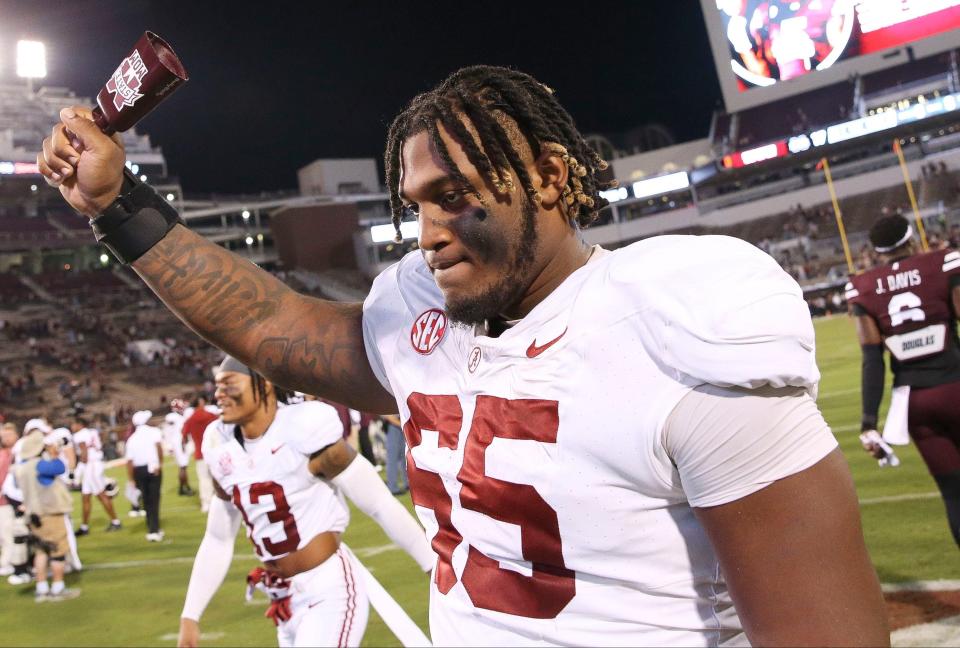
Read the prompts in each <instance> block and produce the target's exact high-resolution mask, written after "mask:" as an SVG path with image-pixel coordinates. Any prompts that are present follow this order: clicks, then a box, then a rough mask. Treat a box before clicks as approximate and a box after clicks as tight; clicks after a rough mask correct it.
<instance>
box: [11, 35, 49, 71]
mask: <svg viewBox="0 0 960 648" xmlns="http://www.w3.org/2000/svg"><path fill="white" fill-rule="evenodd" d="M17 76H18V77H20V78H21V79H42V78H44V77H46V76H47V50H46V47H45V46H44V44H43V43H41V42H40V41H31V40H22V41H17Z"/></svg>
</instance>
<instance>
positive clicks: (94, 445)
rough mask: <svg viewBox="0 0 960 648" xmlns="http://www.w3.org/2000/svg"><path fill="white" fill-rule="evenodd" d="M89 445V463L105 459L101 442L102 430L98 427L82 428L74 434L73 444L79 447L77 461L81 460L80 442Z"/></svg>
mask: <svg viewBox="0 0 960 648" xmlns="http://www.w3.org/2000/svg"><path fill="white" fill-rule="evenodd" d="M81 443H85V444H86V445H87V463H95V462H97V461H103V444H102V443H101V442H100V431H99V430H97V429H96V428H82V429H80V430H77V432H76V433H75V434H74V435H73V444H74V445H75V446H76V447H77V461H79V460H80V456H79V454H80V453H79V450H80V444H81Z"/></svg>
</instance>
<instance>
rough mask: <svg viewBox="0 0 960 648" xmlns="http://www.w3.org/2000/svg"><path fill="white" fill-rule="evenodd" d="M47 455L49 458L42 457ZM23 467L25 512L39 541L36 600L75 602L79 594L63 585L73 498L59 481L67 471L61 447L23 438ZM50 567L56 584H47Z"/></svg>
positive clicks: (36, 434) (36, 436)
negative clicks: (67, 523) (71, 599)
mask: <svg viewBox="0 0 960 648" xmlns="http://www.w3.org/2000/svg"><path fill="white" fill-rule="evenodd" d="M44 451H46V457H45V458H44V457H41V455H42V454H44ZM20 456H21V458H22V460H23V462H22V463H20V464H18V465H17V466H16V467H14V475H15V477H16V480H17V484H18V485H19V486H20V488H21V490H22V491H23V508H24V512H25V514H26V515H27V517H28V519H29V520H30V531H31V533H32V535H33V536H34V538H35V539H36V543H35V547H36V554H35V555H34V561H33V568H34V572H35V575H36V579H37V589H36V595H35V596H36V600H37V601H43V600H47V599H66V598H74V597H76V596H77V595H78V594H79V593H80V592H79V590H68V589H67V588H66V586H65V584H64V582H63V575H64V572H65V562H66V558H67V552H68V551H69V547H68V545H67V526H66V516H67V515H69V514H70V512H71V511H72V510H73V498H71V497H70V491H69V490H67V485H66V483H65V482H64V481H63V480H62V479H60V478H59V477H60V475H63V474H64V473H66V471H67V467H66V464H64V462H63V461H62V460H61V459H60V445H59V444H58V443H50V444H49V445H46V446H45V445H44V435H43V433H42V432H41V431H39V430H32V431H30V432H29V433H28V434H26V435H25V436H24V437H23V443H22V446H21V449H20ZM48 567H49V569H50V571H51V572H52V575H53V583H52V584H51V583H49V582H47V570H48Z"/></svg>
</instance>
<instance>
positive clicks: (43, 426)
mask: <svg viewBox="0 0 960 648" xmlns="http://www.w3.org/2000/svg"><path fill="white" fill-rule="evenodd" d="M31 430H40V431H41V432H43V433H44V434H50V433H51V432H53V428H52V427H50V425H49V424H48V423H47V422H46V421H44V420H43V419H41V418H32V419H30V420H29V421H27V422H26V423H25V424H24V426H23V434H24V436H26V434H27V433H28V432H30V431H31Z"/></svg>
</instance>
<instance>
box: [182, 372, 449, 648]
mask: <svg viewBox="0 0 960 648" xmlns="http://www.w3.org/2000/svg"><path fill="white" fill-rule="evenodd" d="M216 385H217V390H216V394H215V395H216V398H217V405H218V406H219V407H220V408H221V410H222V414H221V416H220V418H219V419H217V420H216V421H214V422H213V423H211V424H210V425H209V426H208V427H207V429H206V431H205V432H204V436H203V456H204V458H205V460H206V461H207V465H208V466H209V467H210V472H211V475H212V477H213V480H214V482H213V483H214V490H215V491H216V493H217V496H218V497H217V498H214V501H213V502H211V504H210V511H209V513H208V515H207V530H206V533H205V534H204V537H203V541H202V542H201V544H200V548H199V549H198V550H197V558H196V561H195V562H194V566H193V573H192V575H191V577H190V585H189V588H188V589H187V596H186V602H185V603H184V607H183V613H182V616H181V622H180V645H181V646H195V645H197V641H198V638H199V632H200V629H199V621H200V616H201V614H202V613H203V610H204V609H205V608H206V606H207V604H208V603H209V602H210V599H211V597H212V596H213V594H214V592H215V591H216V590H217V588H218V587H219V586H220V584H221V583H222V582H223V579H224V577H225V576H226V573H227V569H228V568H229V566H230V561H231V559H232V557H233V546H234V538H236V535H237V529H238V527H239V526H240V523H241V520H242V521H243V522H244V523H245V524H246V528H247V536H248V537H249V538H250V541H251V542H252V543H253V547H254V550H255V551H256V553H257V556H258V557H259V558H260V560H261V562H262V563H263V567H262V568H258V569H256V570H254V571H253V572H251V575H250V576H249V577H248V582H250V584H251V585H252V586H256V587H259V588H260V589H262V590H264V591H265V592H266V593H267V595H268V596H269V597H270V599H271V604H270V607H269V608H268V610H267V616H268V617H270V618H271V619H273V621H274V623H275V624H276V625H277V640H278V642H279V644H280V645H281V646H335V645H336V646H358V645H359V644H360V639H361V638H362V637H363V632H364V629H365V628H366V625H367V612H368V604H367V595H366V590H365V586H364V582H363V579H362V577H361V576H360V572H359V570H358V568H357V566H356V564H355V560H356V558H354V556H353V554H352V553H351V552H350V550H349V549H348V548H347V546H346V545H345V544H343V543H342V542H341V539H340V536H341V534H342V533H343V531H344V530H345V529H346V527H347V523H348V521H349V510H348V509H347V506H346V503H345V502H344V499H343V496H344V495H346V496H347V497H349V498H350V499H351V500H352V501H353V502H354V504H356V505H357V507H358V508H360V510H362V511H363V512H364V513H367V514H368V515H370V516H371V517H372V518H373V519H374V520H376V521H377V523H378V524H380V526H381V527H383V529H384V531H386V532H387V534H388V535H389V536H390V538H391V539H392V540H393V541H394V542H396V543H397V544H398V545H399V546H400V547H402V548H403V549H405V550H406V551H407V552H408V553H409V554H410V555H411V556H412V557H413V558H414V559H415V560H416V561H417V563H418V564H419V565H420V567H421V568H423V569H424V570H425V571H429V570H430V568H431V567H432V566H433V560H434V556H433V552H432V551H431V549H430V546H429V545H428V544H427V542H426V539H425V538H424V536H423V530H422V529H421V528H420V526H419V525H418V524H417V523H416V521H414V519H413V518H412V517H411V516H410V514H409V513H407V511H406V509H404V507H403V505H401V504H400V503H399V502H397V501H396V500H395V499H394V498H393V496H392V495H391V494H390V492H389V491H388V490H387V487H386V486H385V485H384V483H383V481H382V480H381V479H380V477H379V476H378V475H377V473H376V471H375V470H374V469H373V466H372V465H371V464H370V462H368V461H367V460H366V459H364V458H363V457H362V456H359V455H357V454H356V452H355V451H354V450H353V449H352V448H351V447H350V446H349V445H347V443H346V442H345V441H344V440H343V426H342V424H341V422H340V418H339V417H338V416H337V412H336V410H335V409H333V408H332V407H331V406H329V405H326V404H325V403H321V402H319V401H310V402H303V403H299V404H296V405H286V406H284V403H286V400H287V397H288V395H290V394H291V392H287V391H286V390H283V389H280V388H279V387H276V386H275V385H273V384H272V383H270V382H269V381H267V380H264V379H263V377H261V376H260V375H259V374H257V373H254V372H252V371H250V370H249V369H248V368H247V367H245V366H244V365H242V364H241V363H240V362H239V361H237V360H236V359H235V358H231V357H229V356H228V357H227V358H225V359H224V360H223V362H222V363H221V364H220V366H219V367H218V368H217V370H216Z"/></svg>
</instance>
